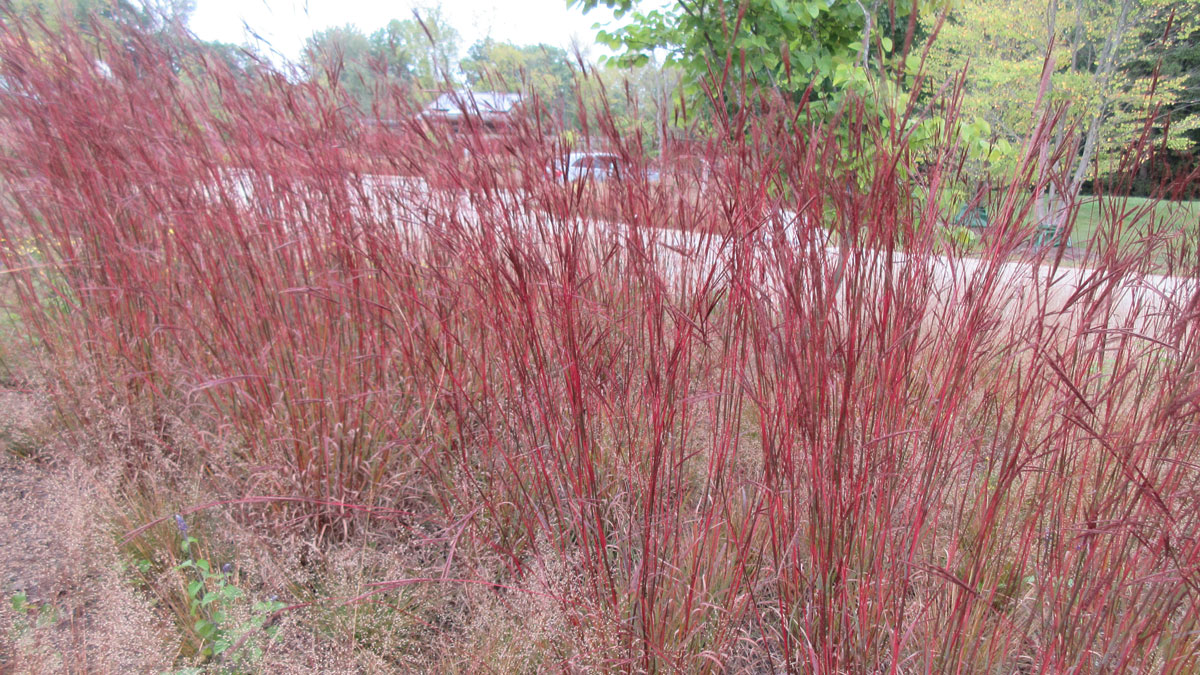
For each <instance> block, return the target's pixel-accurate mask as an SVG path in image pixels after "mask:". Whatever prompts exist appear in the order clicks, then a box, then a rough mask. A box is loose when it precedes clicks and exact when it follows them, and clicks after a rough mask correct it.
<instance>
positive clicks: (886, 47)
mask: <svg viewBox="0 0 1200 675" xmlns="http://www.w3.org/2000/svg"><path fill="white" fill-rule="evenodd" d="M880 42H882V43H883V51H885V52H887V53H889V54H890V53H891V51H892V38H890V37H885V38H883V39H882V40H880Z"/></svg>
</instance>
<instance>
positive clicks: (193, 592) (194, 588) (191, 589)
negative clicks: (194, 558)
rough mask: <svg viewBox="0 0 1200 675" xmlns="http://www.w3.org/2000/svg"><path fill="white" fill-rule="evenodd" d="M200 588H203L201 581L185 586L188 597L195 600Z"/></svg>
mask: <svg viewBox="0 0 1200 675" xmlns="http://www.w3.org/2000/svg"><path fill="white" fill-rule="evenodd" d="M201 588H204V582H203V581H193V582H192V583H190V584H188V585H187V592H188V595H189V596H191V597H192V598H193V599H195V597H196V596H197V595H198V594H199V593H200V589H201Z"/></svg>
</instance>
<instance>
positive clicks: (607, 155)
mask: <svg viewBox="0 0 1200 675" xmlns="http://www.w3.org/2000/svg"><path fill="white" fill-rule="evenodd" d="M644 171H645V173H644V175H645V176H646V180H648V181H650V182H652V183H653V182H657V181H658V177H659V172H658V171H657V170H656V169H651V168H647V169H645V170H644ZM554 174H555V177H556V178H560V179H564V180H566V181H567V182H568V183H573V182H575V181H580V180H592V181H594V182H597V183H603V182H606V181H610V180H625V179H627V178H630V177H632V176H633V175H634V167H632V166H631V165H630V164H629V162H627V161H625V160H624V159H622V158H621V156H620V155H618V154H615V153H611V152H572V153H571V154H569V155H567V162H566V173H565V174H564V173H563V171H562V169H561V168H559V167H555V172H554Z"/></svg>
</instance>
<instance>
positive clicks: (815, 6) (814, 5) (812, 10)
mask: <svg viewBox="0 0 1200 675" xmlns="http://www.w3.org/2000/svg"><path fill="white" fill-rule="evenodd" d="M805 9H807V10H808V15H809V16H811V17H812V18H814V19H815V18H817V17H818V16H820V15H821V3H819V2H807V3H805Z"/></svg>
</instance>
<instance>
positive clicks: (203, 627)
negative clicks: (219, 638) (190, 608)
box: [193, 619, 217, 640]
mask: <svg viewBox="0 0 1200 675" xmlns="http://www.w3.org/2000/svg"><path fill="white" fill-rule="evenodd" d="M193 628H195V629H196V634H197V635H199V636H200V637H202V638H204V639H205V640H207V639H209V638H210V637H211V636H212V635H213V634H214V633H215V632H216V630H217V627H216V626H214V625H212V622H210V621H208V620H207V619H197V620H196V623H195V624H193Z"/></svg>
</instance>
